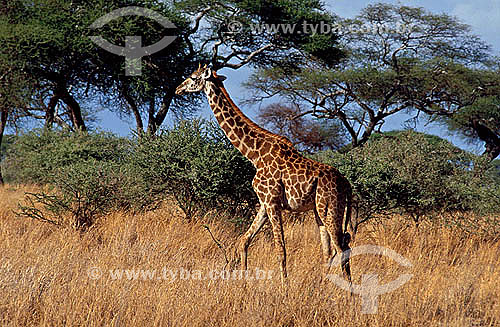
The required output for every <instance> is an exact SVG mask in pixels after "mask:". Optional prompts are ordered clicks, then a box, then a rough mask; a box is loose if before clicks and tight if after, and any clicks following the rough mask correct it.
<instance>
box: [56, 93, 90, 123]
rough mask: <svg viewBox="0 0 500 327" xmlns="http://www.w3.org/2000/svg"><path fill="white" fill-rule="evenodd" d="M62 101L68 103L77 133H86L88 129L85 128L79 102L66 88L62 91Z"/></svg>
mask: <svg viewBox="0 0 500 327" xmlns="http://www.w3.org/2000/svg"><path fill="white" fill-rule="evenodd" d="M59 91H60V96H61V100H63V101H64V103H66V105H67V106H68V108H69V110H70V115H71V122H72V123H73V127H74V129H75V130H77V131H86V130H87V127H86V126H85V122H84V120H83V116H82V110H81V108H80V105H79V104H78V102H77V101H76V100H75V98H73V96H72V95H71V94H69V92H68V90H67V89H66V88H63V89H60V90H59Z"/></svg>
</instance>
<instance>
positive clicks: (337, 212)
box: [326, 199, 351, 281]
mask: <svg viewBox="0 0 500 327" xmlns="http://www.w3.org/2000/svg"><path fill="white" fill-rule="evenodd" d="M339 200H341V199H339ZM344 210H345V202H344V201H331V202H330V203H329V210H328V214H327V224H326V226H327V229H328V232H329V233H330V236H331V238H332V245H333V247H334V248H335V250H336V253H335V255H333V257H332V259H331V262H332V261H333V259H334V258H335V256H336V255H337V254H340V255H341V258H340V265H341V268H342V273H343V275H344V278H345V279H347V280H348V281H351V267H350V265H349V255H350V249H351V248H350V247H349V240H348V237H347V235H346V234H344V232H343V230H342V228H343V221H344Z"/></svg>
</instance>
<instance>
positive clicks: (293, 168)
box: [176, 65, 352, 283]
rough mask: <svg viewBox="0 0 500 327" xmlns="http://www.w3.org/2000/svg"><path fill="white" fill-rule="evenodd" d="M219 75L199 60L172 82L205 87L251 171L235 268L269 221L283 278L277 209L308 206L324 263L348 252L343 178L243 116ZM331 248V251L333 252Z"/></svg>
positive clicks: (348, 205) (186, 89) (347, 192)
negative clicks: (251, 194) (249, 209)
mask: <svg viewBox="0 0 500 327" xmlns="http://www.w3.org/2000/svg"><path fill="white" fill-rule="evenodd" d="M224 79H225V77H223V76H219V75H217V73H216V72H215V71H213V70H212V69H211V68H210V67H207V66H206V65H205V66H203V67H202V66H201V65H200V66H199V67H198V69H197V70H196V71H195V72H193V73H192V74H191V75H190V76H189V77H188V78H187V79H186V80H185V81H184V82H183V83H182V84H181V85H179V86H178V87H177V89H176V94H178V95H180V94H183V93H192V92H201V91H203V92H205V94H206V96H207V99H208V103H209V105H210V107H211V109H212V111H213V113H214V115H215V118H216V119H217V122H218V123H219V125H220V126H221V128H222V130H223V131H224V133H225V134H226V136H227V137H228V138H229V140H230V141H231V143H232V144H233V145H234V146H235V147H236V148H237V149H238V150H239V151H240V152H241V153H242V154H243V155H244V156H245V157H246V158H248V160H250V161H251V162H252V164H253V165H254V166H255V168H256V170H257V172H256V174H255V177H254V179H253V183H252V186H253V189H254V190H255V193H256V194H257V197H258V199H259V202H260V208H259V211H258V213H257V215H256V217H255V219H254V220H253V222H252V224H251V225H250V228H249V229H248V230H247V232H246V233H245V234H244V235H243V236H242V237H241V238H240V241H239V246H238V249H239V253H240V259H241V266H242V267H241V268H242V269H244V270H246V269H247V256H248V247H249V245H250V243H251V241H252V239H253V238H254V237H255V235H257V233H258V232H259V231H260V230H261V228H262V226H263V225H264V223H265V222H266V221H267V220H269V222H270V223H271V226H272V231H273V237H274V242H275V245H276V249H277V253H278V260H279V263H280V271H281V280H282V282H283V283H284V282H285V279H286V277H287V270H286V248H285V239H284V233H283V223H282V218H281V212H282V211H283V210H291V211H306V210H313V211H314V216H315V219H316V223H317V225H318V227H319V231H320V238H321V248H322V252H323V259H324V261H325V263H326V264H327V267H329V263H330V262H331V260H332V259H333V257H334V256H335V254H337V253H342V254H343V255H344V254H345V253H349V251H348V250H349V244H348V239H349V237H348V234H347V233H346V231H344V227H345V228H346V227H347V221H348V220H350V215H351V211H352V190H351V185H350V183H349V181H348V180H347V179H346V178H345V177H344V176H343V175H342V174H341V173H340V172H339V171H338V170H337V169H335V168H334V167H330V166H328V165H325V164H323V163H319V162H317V161H314V160H311V159H308V158H305V157H303V156H302V155H301V154H300V153H299V152H298V151H297V150H296V149H295V148H294V147H293V144H292V142H290V140H288V139H287V138H286V137H284V136H279V135H277V134H274V133H272V132H270V131H268V130H266V129H264V128H262V127H260V126H258V125H257V124H256V123H254V122H253V121H252V120H250V119H249V118H248V117H247V116H245V115H244V114H243V112H241V110H240V109H239V108H238V107H237V106H236V104H234V102H233V101H232V100H231V98H230V97H229V94H228V93H227V91H226V89H225V88H224V85H223V83H222V81H223V80H224ZM344 213H345V219H344ZM344 225H345V226H344ZM332 250H335V254H333V256H332V253H333V251H332ZM341 262H342V271H343V273H344V277H345V278H347V279H348V280H349V281H350V279H351V277H350V275H351V273H350V267H349V258H348V257H345V258H342V259H341Z"/></svg>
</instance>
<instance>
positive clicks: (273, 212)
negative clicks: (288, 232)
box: [266, 204, 287, 287]
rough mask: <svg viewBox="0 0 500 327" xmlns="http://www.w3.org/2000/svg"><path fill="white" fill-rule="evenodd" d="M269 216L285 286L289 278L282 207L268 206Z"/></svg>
mask: <svg viewBox="0 0 500 327" xmlns="http://www.w3.org/2000/svg"><path fill="white" fill-rule="evenodd" d="M266 211H267V216H268V217H269V221H270V222H271V225H272V228H273V237H274V244H275V246H276V251H277V252H278V261H279V263H280V272H281V284H282V286H283V287H285V286H286V285H285V282H286V278H287V272H286V249H285V235H284V232H283V222H282V220H281V209H280V208H278V205H276V204H271V205H267V206H266Z"/></svg>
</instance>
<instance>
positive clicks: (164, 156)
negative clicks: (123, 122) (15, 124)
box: [5, 120, 257, 228]
mask: <svg viewBox="0 0 500 327" xmlns="http://www.w3.org/2000/svg"><path fill="white" fill-rule="evenodd" d="M5 172H6V176H7V177H8V180H9V181H10V182H16V183H35V184H39V185H40V186H41V187H42V188H44V190H43V191H41V192H36V193H31V194H27V196H26V199H25V203H24V204H23V205H21V206H20V211H19V214H20V215H22V216H27V217H31V218H35V219H39V220H43V221H47V222H52V223H54V224H58V225H61V224H70V225H72V226H74V227H76V228H87V227H89V226H91V225H92V224H93V223H94V221H95V220H96V219H97V218H98V217H100V216H102V215H104V214H106V213H108V212H110V211H112V210H117V209H119V210H132V211H137V210H148V209H152V208H155V207H157V206H158V205H159V204H160V203H161V201H163V200H166V199H174V200H175V201H176V203H177V204H178V205H179V207H180V208H181V209H182V210H183V211H184V213H185V214H186V217H187V218H192V217H194V216H197V215H200V214H202V213H204V212H207V211H209V210H212V209H217V210H218V211H225V212H226V213H227V215H228V216H231V217H232V219H233V220H235V222H240V223H246V222H248V219H249V217H250V216H251V214H252V213H253V212H254V210H255V204H256V202H257V200H256V196H255V194H254V193H253V191H252V187H251V181H252V178H253V176H254V173H255V171H254V168H253V166H252V164H251V163H250V162H249V161H248V160H246V159H245V158H244V157H243V156H242V155H241V154H240V153H239V152H238V151H237V150H236V149H235V148H234V147H233V146H232V145H231V144H230V143H229V141H228V140H227V138H226V137H225V135H224V134H223V133H222V130H221V129H220V128H219V127H218V126H217V125H215V124H212V123H207V122H203V121H198V120H195V121H193V122H188V121H184V122H182V123H179V124H178V125H177V126H175V127H174V128H173V129H171V130H165V131H163V132H162V133H161V134H160V135H159V136H157V137H154V136H148V135H144V136H143V137H141V138H138V139H137V140H134V141H130V140H127V139H123V138H119V137H116V136H113V135H111V134H108V133H83V132H82V133H69V132H66V131H60V132H56V131H48V130H35V131H32V132H30V133H27V134H26V135H22V136H20V137H17V138H16V139H15V142H14V143H13V144H12V145H11V147H10V148H9V151H8V154H7V158H6V159H5Z"/></svg>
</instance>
